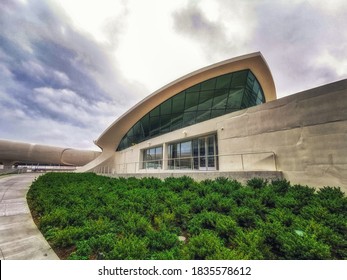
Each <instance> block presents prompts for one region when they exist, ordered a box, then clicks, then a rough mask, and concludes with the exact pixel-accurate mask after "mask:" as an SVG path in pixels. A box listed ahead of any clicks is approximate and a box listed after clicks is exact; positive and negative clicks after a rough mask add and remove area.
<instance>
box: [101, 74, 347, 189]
mask: <svg viewBox="0 0 347 280" xmlns="http://www.w3.org/2000/svg"><path fill="white" fill-rule="evenodd" d="M211 133H216V134H217V138H218V147H219V155H220V157H219V163H220V171H238V170H241V169H240V166H241V158H240V157H241V155H242V156H243V164H244V168H245V170H248V171H249V170H269V171H274V170H278V171H282V172H283V175H284V177H285V178H286V179H288V180H290V181H291V182H292V183H300V184H307V185H310V186H316V187H322V186H325V185H330V186H340V187H342V189H343V190H344V191H345V192H347V80H342V81H339V82H336V83H332V84H329V85H325V86H322V87H318V88H315V89H311V90H308V91H304V92H300V93H297V94H294V95H291V96H288V97H285V98H281V99H278V100H275V101H272V102H269V103H266V104H262V105H259V106H256V107H252V108H249V109H245V110H242V111H239V112H235V113H232V114H228V115H225V116H222V117H219V118H216V119H213V120H209V121H206V122H203V123H200V124H196V125H193V126H190V127H186V128H184V129H180V130H177V131H174V132H171V133H168V134H165V135H162V136H160V137H156V138H153V139H150V140H148V141H145V142H143V143H140V144H137V145H135V146H133V147H131V148H128V149H126V150H124V151H121V152H117V153H115V152H113V153H112V155H110V156H108V160H107V161H105V162H101V161H100V163H102V164H101V165H100V166H99V168H103V170H104V172H105V171H106V170H107V171H108V173H136V172H143V171H141V170H140V169H139V163H138V162H140V161H141V150H142V149H145V148H148V147H154V146H156V145H161V144H163V143H164V147H165V145H166V144H167V143H170V142H172V141H180V140H182V139H189V138H193V137H197V136H200V135H206V134H211ZM273 154H275V158H274V157H273ZM99 171H100V169H99ZM154 172H162V173H165V172H167V170H155V171H154Z"/></svg>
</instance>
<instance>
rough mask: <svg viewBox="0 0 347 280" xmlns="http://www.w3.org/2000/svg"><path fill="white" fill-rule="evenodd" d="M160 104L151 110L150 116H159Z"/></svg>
mask: <svg viewBox="0 0 347 280" xmlns="http://www.w3.org/2000/svg"><path fill="white" fill-rule="evenodd" d="M159 108H160V107H159V106H157V107H156V108H154V109H153V110H152V111H151V112H150V114H149V116H150V117H156V116H159V111H160V110H159Z"/></svg>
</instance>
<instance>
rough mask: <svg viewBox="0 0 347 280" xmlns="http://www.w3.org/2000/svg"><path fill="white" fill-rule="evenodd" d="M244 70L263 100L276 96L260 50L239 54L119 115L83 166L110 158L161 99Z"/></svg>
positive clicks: (268, 70) (98, 140)
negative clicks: (97, 153) (97, 151)
mask: <svg viewBox="0 0 347 280" xmlns="http://www.w3.org/2000/svg"><path fill="white" fill-rule="evenodd" d="M246 69H249V70H251V71H252V73H253V74H254V75H255V76H256V78H257V80H258V82H259V83H260V85H261V87H262V89H263V92H264V95H265V99H266V102H268V101H272V100H275V99H276V98H277V97H276V89H275V83H274V81H273V78H272V74H271V72H270V69H269V67H268V65H267V63H266V61H265V59H264V57H263V56H262V54H261V53H260V52H256V53H251V54H247V55H243V56H239V57H236V58H232V59H228V60H225V61H222V62H219V63H216V64H213V65H210V66H207V67H204V68H202V69H199V70H197V71H194V72H192V73H190V74H188V75H185V76H183V77H181V78H179V79H177V80H175V81H173V82H172V83H170V84H168V85H166V86H164V87H162V88H161V89H159V90H157V91H155V92H154V93H152V94H151V95H149V96H148V97H147V98H145V99H143V100H142V101H141V102H139V103H138V104H136V105H135V106H134V107H132V108H131V109H130V110H128V111H127V112H126V113H125V114H123V115H122V116H121V117H119V118H118V119H117V120H116V121H115V122H114V123H112V124H111V125H110V126H109V127H108V128H107V129H106V130H105V131H104V132H103V133H102V134H101V136H100V137H99V138H98V139H97V140H96V141H95V144H96V145H98V146H99V147H100V148H101V149H102V150H103V153H102V155H101V156H100V157H99V158H97V159H96V160H95V161H93V162H91V163H90V164H88V166H85V168H83V169H85V170H90V169H92V168H93V167H95V166H97V165H99V164H101V163H102V162H104V161H105V160H107V159H108V158H110V157H111V156H112V155H113V153H114V151H115V149H116V147H117V146H118V145H119V143H120V141H121V140H122V138H123V136H124V135H125V134H126V133H127V132H128V131H129V129H130V128H131V127H132V126H133V125H134V124H135V123H136V122H137V121H138V120H139V119H141V118H142V117H143V116H144V115H145V114H147V113H148V112H150V111H151V110H152V109H154V108H155V107H156V106H158V105H160V104H161V103H162V102H164V101H165V100H167V99H169V98H170V97H172V96H174V95H176V94H177V93H179V92H181V91H182V90H185V89H187V88H189V87H191V86H193V85H196V84H198V83H201V82H203V81H205V80H208V79H211V78H215V77H218V76H221V75H223V74H228V73H232V72H236V71H240V70H246Z"/></svg>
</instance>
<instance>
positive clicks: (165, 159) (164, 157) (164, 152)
mask: <svg viewBox="0 0 347 280" xmlns="http://www.w3.org/2000/svg"><path fill="white" fill-rule="evenodd" d="M167 169H168V153H167V144H166V143H163V170H167Z"/></svg>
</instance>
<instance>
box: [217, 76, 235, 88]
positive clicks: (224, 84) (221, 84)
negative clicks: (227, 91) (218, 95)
mask: <svg viewBox="0 0 347 280" xmlns="http://www.w3.org/2000/svg"><path fill="white" fill-rule="evenodd" d="M231 77H232V74H227V75H223V76H220V77H218V78H217V84H216V88H218V89H220V88H229V86H230V82H231Z"/></svg>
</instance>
